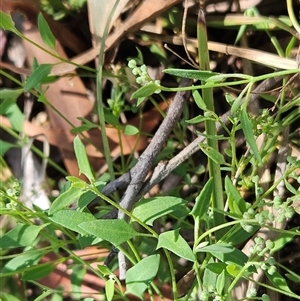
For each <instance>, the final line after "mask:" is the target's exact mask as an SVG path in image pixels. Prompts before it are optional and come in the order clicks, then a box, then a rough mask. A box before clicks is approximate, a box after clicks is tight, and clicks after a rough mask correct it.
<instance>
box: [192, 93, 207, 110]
mask: <svg viewBox="0 0 300 301" xmlns="http://www.w3.org/2000/svg"><path fill="white" fill-rule="evenodd" d="M192 95H193V98H194V100H195V103H196V104H197V106H198V108H199V109H201V110H203V111H206V110H207V107H206V104H205V102H204V100H203V98H202V96H201V94H200V93H199V91H198V90H193V92H192Z"/></svg>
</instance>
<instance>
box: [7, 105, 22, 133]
mask: <svg viewBox="0 0 300 301" xmlns="http://www.w3.org/2000/svg"><path fill="white" fill-rule="evenodd" d="M7 101H9V100H5V101H4V103H6V102H7ZM4 105H6V104H4ZM1 112H2V114H5V115H6V116H7V118H8V119H9V121H10V123H11V125H12V128H13V129H14V130H16V131H18V132H22V131H23V123H24V119H25V118H24V114H23V113H22V112H21V110H20V108H19V107H18V106H17V104H15V103H13V104H10V105H9V107H7V108H6V110H5V113H4V112H3V111H1Z"/></svg>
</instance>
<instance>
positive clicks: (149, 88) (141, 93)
mask: <svg viewBox="0 0 300 301" xmlns="http://www.w3.org/2000/svg"><path fill="white" fill-rule="evenodd" d="M157 89H159V86H157V85H156V84H153V83H150V84H148V85H145V86H143V87H141V88H139V89H138V90H136V91H135V92H133V93H132V95H131V98H130V99H135V98H142V97H148V96H150V95H152V94H153V93H154V92H155V91H156V90H157Z"/></svg>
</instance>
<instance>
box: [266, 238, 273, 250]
mask: <svg viewBox="0 0 300 301" xmlns="http://www.w3.org/2000/svg"><path fill="white" fill-rule="evenodd" d="M274 245H275V243H274V242H273V241H271V240H270V239H268V240H267V241H266V247H267V248H268V249H269V250H272V249H273V248H274Z"/></svg>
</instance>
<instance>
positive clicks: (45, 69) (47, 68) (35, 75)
mask: <svg viewBox="0 0 300 301" xmlns="http://www.w3.org/2000/svg"><path fill="white" fill-rule="evenodd" d="M52 67H53V65H51V64H41V65H39V66H38V67H37V68H36V69H35V70H34V71H33V72H32V73H31V75H30V76H29V77H28V79H27V81H26V84H25V85H24V91H25V92H27V91H29V90H30V89H32V88H34V87H35V86H38V85H39V84H41V82H42V81H43V79H44V78H45V77H47V76H48V75H49V74H50V72H51V69H52Z"/></svg>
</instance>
